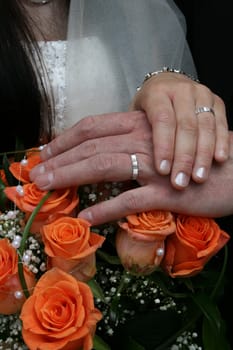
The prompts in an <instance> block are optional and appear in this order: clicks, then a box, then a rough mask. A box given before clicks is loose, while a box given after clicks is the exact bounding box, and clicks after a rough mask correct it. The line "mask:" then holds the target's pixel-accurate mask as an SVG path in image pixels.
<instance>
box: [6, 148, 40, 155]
mask: <svg viewBox="0 0 233 350" xmlns="http://www.w3.org/2000/svg"><path fill="white" fill-rule="evenodd" d="M30 150H31V149H24V150H18V151H8V152H1V153H0V157H1V156H4V155H10V154H21V153H26V152H29V151H30ZM37 151H38V152H40V150H39V149H38V150H36V149H33V152H37Z"/></svg>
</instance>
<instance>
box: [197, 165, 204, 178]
mask: <svg viewBox="0 0 233 350" xmlns="http://www.w3.org/2000/svg"><path fill="white" fill-rule="evenodd" d="M196 176H197V177H199V178H200V179H204V178H205V177H206V169H205V168H204V167H201V168H199V169H197V171H196Z"/></svg>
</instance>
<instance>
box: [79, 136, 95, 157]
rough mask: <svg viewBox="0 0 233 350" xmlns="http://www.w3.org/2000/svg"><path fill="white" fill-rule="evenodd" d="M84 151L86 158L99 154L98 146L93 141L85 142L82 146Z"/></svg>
mask: <svg viewBox="0 0 233 350" xmlns="http://www.w3.org/2000/svg"><path fill="white" fill-rule="evenodd" d="M82 149H83V150H82V151H83V152H85V155H86V157H91V156H93V155H95V154H96V153H97V145H96V142H95V141H93V140H88V141H85V142H84V143H83V144H82Z"/></svg>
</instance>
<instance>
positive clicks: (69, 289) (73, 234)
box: [0, 149, 229, 350]
mask: <svg viewBox="0 0 233 350" xmlns="http://www.w3.org/2000/svg"><path fill="white" fill-rule="evenodd" d="M40 161H41V160H40V154H39V149H31V150H28V151H27V152H26V154H25V155H24V157H23V158H22V159H20V160H19V161H16V159H14V160H10V159H9V157H6V155H4V157H3V166H2V169H1V174H0V175H1V180H0V192H1V198H0V199H1V212H0V349H18V350H20V349H30V350H81V349H84V350H91V349H96V350H107V349H119V348H120V349H127V350H130V349H133V350H137V349H138V350H140V349H141V350H143V349H145V350H150V349H151V350H153V349H154V350H155V349H157V350H159V349H161V350H162V349H172V350H176V349H187V350H188V349H190V350H195V349H202V346H203V349H211V350H214V349H224V350H227V349H228V348H229V347H228V343H227V340H226V337H225V333H224V332H225V329H224V321H223V320H222V319H221V314H220V312H219V310H218V308H217V297H218V296H219V293H222V291H223V290H222V282H223V281H224V269H225V265H226V254H223V252H224V249H222V248H223V247H224V246H225V253H226V246H227V242H228V240H229V235H228V234H227V233H226V232H224V231H222V230H221V228H220V227H219V226H218V224H217V223H216V222H215V221H214V220H213V219H209V218H201V217H190V216H185V215H178V214H175V213H171V212H166V211H158V210H154V211H153V210H152V211H149V212H143V213H135V215H130V216H128V217H126V218H123V219H122V220H120V221H119V222H111V223H108V224H105V225H101V226H99V227H91V226H90V224H89V223H88V222H87V221H86V220H83V219H80V218H78V217H77V214H78V210H79V209H82V208H83V207H85V206H88V205H90V204H91V203H93V202H96V201H98V200H104V199H107V198H108V197H111V196H114V195H117V194H118V193H119V191H120V190H122V188H121V187H122V186H123V185H122V184H115V183H113V184H104V185H99V186H98V185H92V186H84V187H82V188H77V187H72V188H67V189H62V190H54V191H50V192H45V191H41V190H39V189H38V188H37V187H36V185H35V184H34V183H32V182H31V181H30V178H29V173H30V170H31V169H32V168H33V166H35V165H36V164H38V163H39V162H40ZM101 186H102V187H101ZM220 262H221V264H220ZM200 325H201V327H200ZM200 329H202V331H201V332H200V331H199V330H200Z"/></svg>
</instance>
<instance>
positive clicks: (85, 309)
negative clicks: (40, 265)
mask: <svg viewBox="0 0 233 350" xmlns="http://www.w3.org/2000/svg"><path fill="white" fill-rule="evenodd" d="M101 317H102V315H101V313H100V312H99V310H97V309H96V308H95V307H94V301H93V295H92V292H91V290H90V288H89V286H88V285H87V284H85V283H83V282H79V281H77V280H76V279H75V278H74V277H72V276H71V275H69V274H67V273H65V272H63V271H61V270H60V269H58V268H53V269H52V270H49V271H47V272H46V273H45V274H44V275H43V276H42V277H41V278H40V279H39V281H38V283H37V285H36V287H35V289H34V292H33V294H32V295H31V296H30V297H29V298H28V299H27V300H26V302H25V303H24V305H23V308H22V312H21V315H20V318H21V320H22V322H23V329H22V335H23V339H24V341H25V343H26V344H27V346H28V347H29V349H30V350H45V349H46V350H91V349H92V348H93V341H92V339H93V335H94V333H95V329H96V323H97V322H98V321H99V320H100V319H101Z"/></svg>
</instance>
